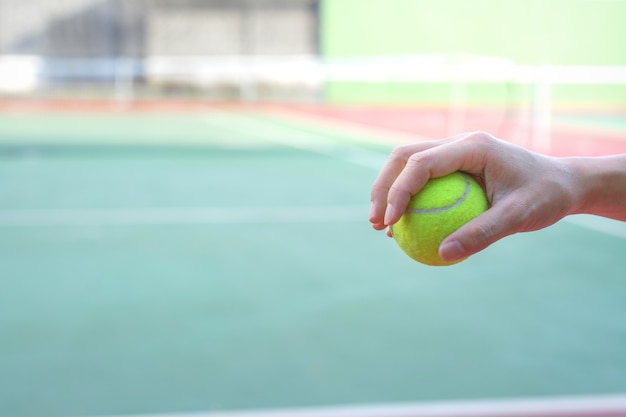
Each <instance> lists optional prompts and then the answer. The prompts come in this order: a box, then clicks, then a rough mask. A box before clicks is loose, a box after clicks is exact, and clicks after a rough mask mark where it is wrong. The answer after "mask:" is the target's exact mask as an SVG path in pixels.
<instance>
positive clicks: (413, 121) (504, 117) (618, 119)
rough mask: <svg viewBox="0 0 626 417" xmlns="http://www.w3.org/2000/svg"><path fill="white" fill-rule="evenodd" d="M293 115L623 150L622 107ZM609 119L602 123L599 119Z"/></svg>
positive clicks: (581, 150) (550, 147) (338, 110)
mask: <svg viewBox="0 0 626 417" xmlns="http://www.w3.org/2000/svg"><path fill="white" fill-rule="evenodd" d="M288 111H289V112H290V113H292V114H295V115H306V116H312V117H317V118H322V119H324V120H327V121H334V122H337V123H352V124H358V125H359V126H361V127H368V126H369V127H372V128H377V129H380V128H382V129H387V130H389V131H394V132H399V133H404V134H409V135H415V136H416V140H417V138H420V137H426V138H446V137H449V136H452V135H456V134H458V133H463V132H472V131H485V132H488V133H491V134H493V135H494V136H497V137H499V138H501V139H504V140H507V141H510V142H513V143H516V144H518V145H521V146H524V147H527V148H530V149H534V150H536V151H539V152H543V153H548V154H551V155H555V156H600V155H611V154H617V153H626V108H625V109H623V110H622V109H610V110H606V111H603V112H599V111H597V110H593V111H584V110H575V111H569V112H562V113H555V114H553V115H552V117H551V118H550V119H549V120H547V121H546V120H545V119H543V120H541V121H540V122H539V123H541V124H537V123H536V122H533V115H532V113H531V112H530V111H522V110H514V109H506V108H489V109H449V108H443V107H442V108H436V107H433V108H423V107H414V108H413V107H360V106H349V107H325V106H299V107H289V108H288ZM606 118H610V119H611V120H612V121H613V122H614V123H612V125H611V126H610V127H607V126H606V125H605V124H602V123H595V122H594V120H598V121H602V120H604V119H606ZM563 120H567V122H565V121H563Z"/></svg>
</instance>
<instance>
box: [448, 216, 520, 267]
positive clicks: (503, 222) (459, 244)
mask: <svg viewBox="0 0 626 417" xmlns="http://www.w3.org/2000/svg"><path fill="white" fill-rule="evenodd" d="M513 213H516V210H510V209H508V210H507V209H505V208H504V207H503V205H500V206H493V207H491V208H490V209H489V210H487V211H486V212H484V213H483V214H481V215H480V216H478V217H476V218H474V219H472V220H471V221H469V222H468V223H466V224H465V225H463V226H461V227H460V228H459V229H458V230H457V231H455V232H453V233H452V234H451V235H450V236H448V237H446V238H445V239H444V240H443V241H442V242H441V245H440V246H439V256H440V257H441V259H443V260H444V261H448V262H450V261H456V260H460V259H463V258H466V257H468V256H471V255H473V254H475V253H477V252H480V251H481V250H483V249H485V248H487V247H488V246H490V245H491V244H493V243H495V242H496V241H498V240H500V239H502V238H503V237H505V236H508V235H511V234H513V233H515V232H516V227H517V226H518V225H519V216H515V215H513Z"/></svg>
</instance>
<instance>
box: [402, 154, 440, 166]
mask: <svg viewBox="0 0 626 417" xmlns="http://www.w3.org/2000/svg"><path fill="white" fill-rule="evenodd" d="M432 161H433V154H432V152H419V153H414V154H412V155H411V156H409V158H408V160H407V163H406V164H407V165H408V166H415V167H417V166H423V167H429V166H430V165H431V163H432Z"/></svg>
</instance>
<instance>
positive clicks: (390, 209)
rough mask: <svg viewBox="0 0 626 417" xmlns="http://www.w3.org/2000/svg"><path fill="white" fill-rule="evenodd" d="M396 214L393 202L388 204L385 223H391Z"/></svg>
mask: <svg viewBox="0 0 626 417" xmlns="http://www.w3.org/2000/svg"><path fill="white" fill-rule="evenodd" d="M393 215H394V208H393V206H392V205H391V204H387V210H386V211H385V224H389V222H391V219H392V218H393Z"/></svg>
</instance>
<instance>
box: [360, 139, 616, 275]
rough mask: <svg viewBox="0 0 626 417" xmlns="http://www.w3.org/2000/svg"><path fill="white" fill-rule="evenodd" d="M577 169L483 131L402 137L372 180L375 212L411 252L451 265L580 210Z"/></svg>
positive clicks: (375, 222) (375, 220) (380, 226)
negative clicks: (425, 138) (408, 141)
mask: <svg viewBox="0 0 626 417" xmlns="http://www.w3.org/2000/svg"><path fill="white" fill-rule="evenodd" d="M618 162H619V161H618ZM622 164H623V163H622ZM577 171H578V164H576V163H573V161H572V160H569V159H567V158H553V157H549V156H545V155H541V154H538V153H535V152H531V151H529V150H527V149H524V148H521V147H519V146H516V145H513V144H511V143H508V142H505V141H503V140H500V139H496V138H495V137H493V136H491V135H489V134H487V133H484V132H476V133H468V134H463V135H459V136H455V137H451V138H448V139H444V140H437V141H429V142H420V143H416V144H412V145H404V146H400V147H397V148H396V149H394V151H393V152H392V154H391V156H390V157H389V159H388V160H387V163H386V164H385V165H384V166H383V167H382V168H381V171H380V173H379V174H378V177H377V178H376V181H375V182H374V185H373V187H372V194H371V201H372V206H371V210H370V217H369V220H370V222H371V223H372V226H373V227H374V228H375V229H377V230H384V229H387V231H388V235H389V236H391V235H393V236H394V238H395V239H396V241H397V242H398V244H399V246H400V247H401V248H402V249H403V250H404V251H405V252H406V253H407V254H408V255H409V256H411V257H412V258H413V259H415V260H417V261H419V262H422V263H425V264H428V265H451V264H454V263H458V262H460V261H462V260H464V259H466V258H467V257H469V256H471V255H473V254H475V253H477V252H479V251H481V250H483V249H485V248H487V247H488V246H489V245H491V244H492V243H494V242H496V241H497V240H499V239H501V238H503V237H505V236H508V235H511V234H514V233H518V232H527V231H532V230H538V229H542V228H544V227H547V226H549V225H551V224H554V223H555V222H557V221H558V220H560V219H561V218H563V217H565V216H566V215H568V214H573V213H575V212H577V210H580V209H581V207H582V198H583V197H584V195H583V194H581V193H577V192H576V191H575V190H576V189H577V180H576V172H577ZM473 177H476V178H480V179H481V182H482V183H483V184H484V192H483V189H482V188H481V187H480V185H478V184H477V183H476V182H475V181H474V179H473ZM625 216H626V213H625Z"/></svg>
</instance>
